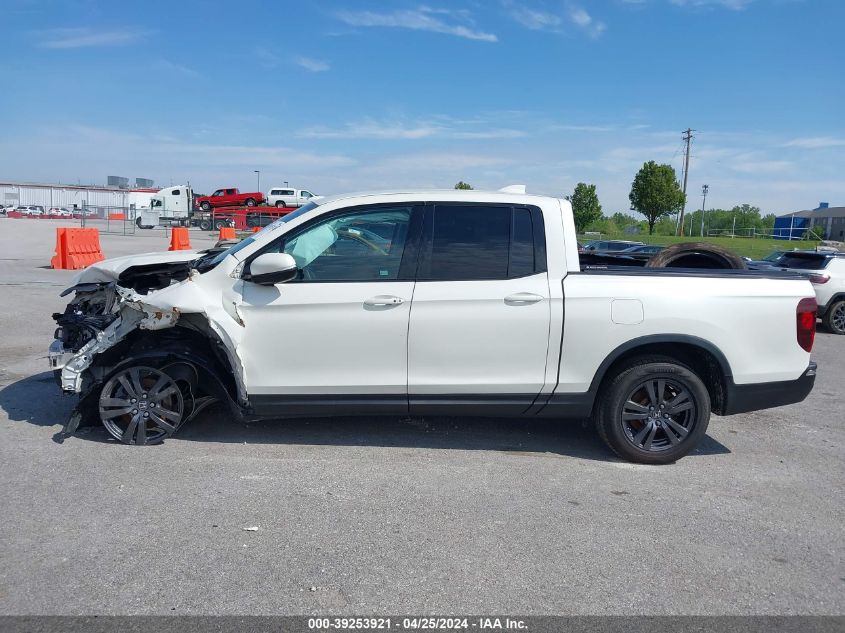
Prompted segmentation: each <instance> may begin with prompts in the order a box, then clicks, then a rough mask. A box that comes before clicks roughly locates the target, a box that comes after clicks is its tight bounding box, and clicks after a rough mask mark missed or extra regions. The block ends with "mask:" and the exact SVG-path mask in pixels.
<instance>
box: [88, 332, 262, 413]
mask: <svg viewBox="0 0 845 633" xmlns="http://www.w3.org/2000/svg"><path fill="white" fill-rule="evenodd" d="M222 345H223V343H222V341H220V339H219V338H218V337H217V336H216V335H215V334H214V333H213V331H211V330H207V331H206V330H202V329H197V328H196V327H195V326H193V324H191V323H188V327H184V326H180V325H177V326H175V327H173V328H168V329H165V330H135V331H133V332H131V333H130V334H128V335H127V336H126V338H124V339H123V340H122V341H120V342H119V343H117V344H116V345H115V346H114V347H111V348H109V349H108V350H106V351H105V352H103V353H102V354H100V355H98V356H97V357H95V360H94V362H93V363H92V365H91V367H90V368H89V372H90V381H91V383H92V384H90V385H89V388H88V389H85V390H84V391H85V392H86V393H85V395H83V399H84V398H85V397H86V396H87V395H91V394H92V393H96V392H97V389H95V387H96V386H97V385H101V384H104V383H105V381H106V379H107V378H108V376H110V375H112V374H114V373H115V372H117V371H120V370H121V369H124V368H126V367H128V366H130V365H132V364H147V365H150V366H153V367H160V366H162V365H165V364H170V363H174V362H185V363H188V364H190V365H192V366H193V367H194V368H195V369H196V370H197V373H198V375H199V377H200V379H201V381H202V382H201V384H202V391H203V392H204V393H206V394H208V395H210V396H213V397H215V398H216V399H217V400H219V401H221V402H223V403H224V404H226V405H227V406H228V407H229V409H230V410H231V412H232V414H233V415H234V416H235V418H236V419H238V420H243V419H244V414H245V410H244V408H243V407H242V406H241V405H239V404H238V402H239V397H238V384H237V381H236V378H235V376H236V375H237V374H236V373H235V372H236V368H234V367H232V366H231V362H230V361H229V359H228V358H227V356H226V354H225V353H224V352H223V351H222V350H221V346H222ZM206 350H208V351H206Z"/></svg>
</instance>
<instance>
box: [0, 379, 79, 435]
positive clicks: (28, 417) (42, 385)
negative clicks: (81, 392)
mask: <svg viewBox="0 0 845 633" xmlns="http://www.w3.org/2000/svg"><path fill="white" fill-rule="evenodd" d="M75 404H76V398H75V397H70V396H66V395H64V394H62V392H61V390H60V389H59V387H58V385H56V381H55V380H54V379H53V372H50V371H45V372H43V373H41V374H35V375H34V376H27V377H26V378H22V379H21V380H18V381H17V382H13V383H10V384H8V385H6V386H5V387H3V389H0V409H2V410H3V411H5V412H6V415H7V416H8V417H9V419H10V420H12V421H14V422H29V423H30V424H34V425H36V426H53V425H56V424H64V423H65V422H66V421H67V418H68V415H70V412H71V411H72V410H73V407H74V405H75Z"/></svg>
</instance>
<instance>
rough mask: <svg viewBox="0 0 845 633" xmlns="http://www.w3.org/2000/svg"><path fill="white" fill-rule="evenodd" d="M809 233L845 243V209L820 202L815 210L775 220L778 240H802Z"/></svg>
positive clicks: (788, 214)
mask: <svg viewBox="0 0 845 633" xmlns="http://www.w3.org/2000/svg"><path fill="white" fill-rule="evenodd" d="M807 231H812V232H813V233H815V234H816V235H818V236H819V237H821V238H824V239H828V240H837V241H840V242H842V241H845V207H832V206H830V205H829V204H828V203H827V202H820V203H819V206H818V207H816V208H815V209H808V210H805V211H795V212H793V213H785V214H784V215H781V216H779V217H778V218H777V219H776V220H775V228H774V234H775V238H776V239H801V238H802V237H803V236H804V234H805V233H806V232H807Z"/></svg>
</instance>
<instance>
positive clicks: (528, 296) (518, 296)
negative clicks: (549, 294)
mask: <svg viewBox="0 0 845 633" xmlns="http://www.w3.org/2000/svg"><path fill="white" fill-rule="evenodd" d="M542 300H543V297H542V296H540V295H535V294H534V293H533V292H517V293H515V294H512V295H508V296H507V297H505V303H506V304H508V305H513V306H524V305H529V304H531V303H537V302H538V301H542Z"/></svg>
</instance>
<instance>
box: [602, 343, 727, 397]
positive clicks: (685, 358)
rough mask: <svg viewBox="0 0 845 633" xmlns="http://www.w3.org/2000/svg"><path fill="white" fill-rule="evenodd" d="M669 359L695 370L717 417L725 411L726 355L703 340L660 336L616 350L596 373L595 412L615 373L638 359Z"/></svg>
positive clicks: (626, 344) (621, 346) (625, 345)
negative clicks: (603, 388)
mask: <svg viewBox="0 0 845 633" xmlns="http://www.w3.org/2000/svg"><path fill="white" fill-rule="evenodd" d="M648 355H651V356H655V355H657V356H666V357H668V358H671V359H674V360H677V361H678V362H680V363H683V364H684V365H687V366H688V367H689V368H690V369H692V370H693V371H694V372H695V373H696V374H697V375H698V376H699V378H701V380H702V381H703V382H704V384H705V385H706V386H707V391H708V393H709V394H710V402H711V409H712V411H713V412H714V413H716V414H721V412H722V411H723V410H724V405H725V395H726V392H727V383H728V381H731V380H732V376H733V374H732V372H731V367H730V363H729V362H728V359H727V358H726V357H725V355H724V353H723V352H722V351H721V350H720V349H719V348H718V347H717V346H715V345H713V344H712V343H710V342H709V341H706V340H704V339H702V338H699V337H696V336H690V335H684V334H656V335H651V336H642V337H639V338H635V339H631V340H630V341H627V342H625V343H623V344H622V345H620V346H619V347H617V348H616V349H614V350H613V351H612V352H611V353H610V354H608V355H607V357H606V358H605V359H604V361H603V362H602V363H601V365H599V368H598V369H597V370H596V373H595V375H594V376H593V380H592V382H591V383H590V393H591V394H594V397H595V400H594V403H593V408H594V409H595V406H596V402H597V401H598V397H597V396H598V394H599V392H600V391H601V388H602V386H603V385H604V384H605V381H606V380H607V379H608V378H610V377H612V376H614V375H615V371H614V370H615V369H617V368H619V367H621V366H622V365H624V364H625V363H627V362H628V361H630V360H631V359H633V358H636V357H638V356H648Z"/></svg>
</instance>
